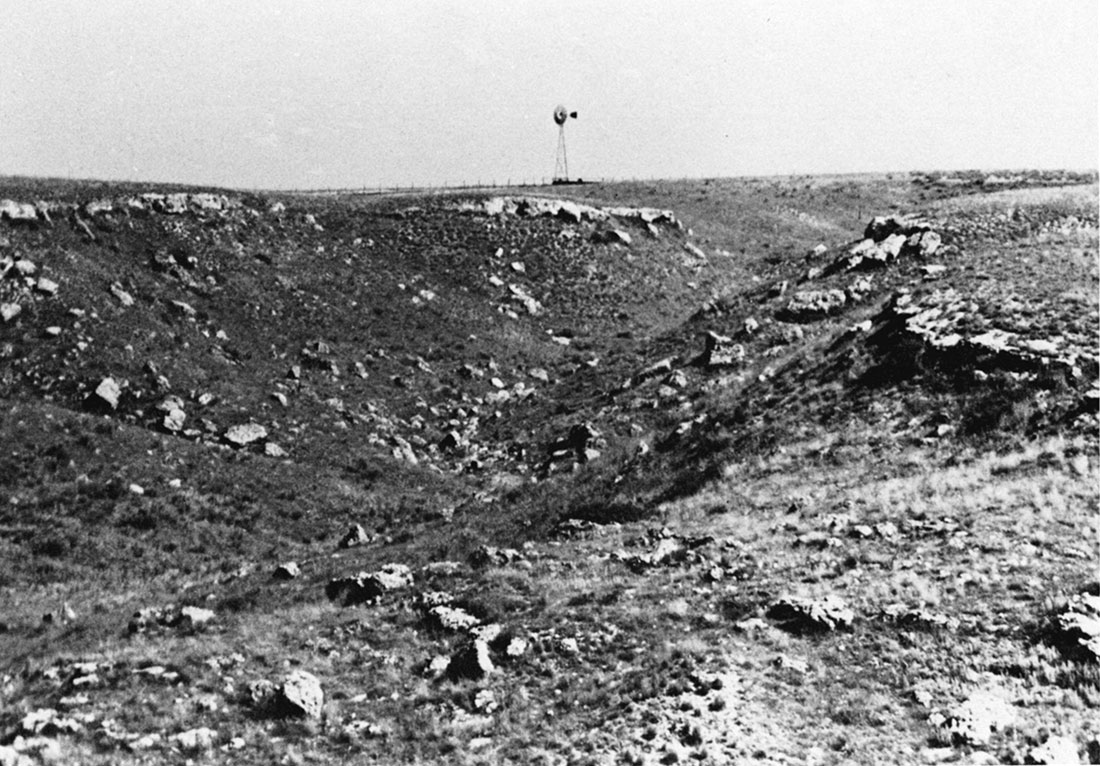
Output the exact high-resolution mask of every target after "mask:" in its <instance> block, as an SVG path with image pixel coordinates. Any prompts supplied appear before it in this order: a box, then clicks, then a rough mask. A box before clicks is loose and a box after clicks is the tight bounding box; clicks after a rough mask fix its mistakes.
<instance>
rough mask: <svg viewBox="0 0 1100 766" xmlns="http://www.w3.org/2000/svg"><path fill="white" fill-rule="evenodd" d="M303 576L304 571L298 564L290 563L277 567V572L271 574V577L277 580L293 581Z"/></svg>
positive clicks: (295, 562)
mask: <svg viewBox="0 0 1100 766" xmlns="http://www.w3.org/2000/svg"><path fill="white" fill-rule="evenodd" d="M301 574H302V570H301V568H300V567H299V566H298V562H297V561H288V562H286V563H285V564H280V565H279V566H277V567H275V571H274V572H272V573H271V576H272V577H274V578H275V579H276V580H293V579H295V578H296V577H299V576H300V575H301Z"/></svg>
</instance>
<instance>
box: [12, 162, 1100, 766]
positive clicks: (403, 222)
mask: <svg viewBox="0 0 1100 766" xmlns="http://www.w3.org/2000/svg"><path fill="white" fill-rule="evenodd" d="M554 191H555V192H558V191H563V190H558V189H556V190H554ZM564 194H565V192H564V191H563V195H564ZM1097 237H1098V214H1097V185H1096V178H1095V175H1091V176H1083V175H1077V174H1069V173H1038V172H1028V173H1015V174H996V175H984V174H977V173H954V174H947V173H922V174H897V175H893V176H836V177H792V178H768V179H714V180H706V181H684V182H662V183H637V184H608V185H585V186H578V187H574V188H570V189H569V190H568V196H567V197H566V196H561V195H557V194H548V193H547V190H545V189H531V190H517V189H508V190H498V191H487V192H485V193H478V194H471V193H463V194H447V195H426V196H415V195H402V196H392V197H376V196H358V195H315V196H309V195H285V194H283V195H281V194H274V193H273V194H266V195H260V194H243V193H238V192H234V191H232V190H220V189H195V188H187V187H180V186H156V187H154V186H148V185H123V184H104V183H92V182H88V183H84V182H65V181H50V180H41V179H21V178H9V179H0V317H2V321H0V413H2V414H0V434H2V435H3V441H4V444H5V448H4V449H3V450H2V451H0V509H2V510H0V514H2V516H0V531H2V534H0V546H2V549H0V553H2V557H0V561H2V564H0V700H2V702H3V704H2V705H0V763H21V764H22V763H39V762H80V763H165V762H170V763H175V762H179V763H184V762H187V761H191V762H201V763H256V764H261V763H264V764H267V763H273V762H280V763H348V762H362V763H375V762H377V763H425V762H427V763H431V762H449V763H546V764H551V763H554V764H556V763H570V764H573V763H577V764H580V763H609V764H610V763H676V762H684V761H689V762H690V761H695V762H700V763H716V764H717V763H740V762H753V763H787V764H789V763H807V764H809V763H815V764H827V763H868V762H891V763H933V762H948V761H958V760H960V759H962V760H963V761H965V762H970V763H997V762H1007V763H1024V762H1038V763H1054V762H1059V763H1060V762H1067V761H1069V759H1070V758H1071V756H1072V758H1077V759H1079V760H1080V762H1092V763H1100V729H1098V728H1097V726H1096V724H1095V720H1096V711H1097V708H1098V707H1100V669H1098V667H1097V659H1098V656H1100V643H1098V642H1100V630H1097V627H1098V624H1100V623H1098V621H1100V582H1098V581H1097V578H1096V571H1097V563H1098V561H1100V555H1098V553H1100V551H1098V547H1097V539H1098V538H1097V536H1098V535H1100V528H1098V526H1097V523H1098V518H1100V517H1098V514H1097V499H1098V493H1097V489H1096V487H1097V472H1098V460H1097V445H1098V426H1100V421H1098V410H1100V345H1098V334H1097V331H1098V329H1100V326H1098V320H1100V298H1098V289H1100V260H1098V250H1097V241H1098V239H1097Z"/></svg>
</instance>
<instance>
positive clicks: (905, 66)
mask: <svg viewBox="0 0 1100 766" xmlns="http://www.w3.org/2000/svg"><path fill="white" fill-rule="evenodd" d="M1098 7H1100V3H1097V2H1096V0H1013V2H1011V3H1009V2H1004V0H830V1H829V2H821V0H783V1H782V2H780V1H779V0H767V1H765V0H724V1H713V0H677V1H676V2H673V1H672V0H600V2H595V1H594V0H593V1H591V2H578V1H577V0H539V1H538V2H533V1H530V0H507V1H505V0H462V2H458V1H457V0H403V1H394V2H391V1H390V0H370V1H368V0H310V2H302V0H293V2H292V1H291V0H220V1H218V2H215V1H214V0H174V1H173V2H171V3H161V2H149V1H148V0H96V1H94V2H93V1H92V0H33V1H28V0H4V3H3V14H2V16H3V18H2V20H0V175H37V176H61V177H74V178H100V179H110V180H141V181H162V182H168V181H172V182H180V183H195V184H210V185H219V186H228V187H234V188H242V189H248V188H262V189H294V188H297V189H304V188H354V187H363V186H366V187H373V186H387V187H388V186H394V185H433V184H435V185H438V184H447V183H449V184H455V183H462V182H465V183H476V182H483V183H489V182H497V183H503V182H506V181H512V182H516V181H520V180H524V181H526V180H531V181H541V180H542V179H544V178H546V179H548V178H549V177H551V176H552V175H553V172H554V165H555V152H556V148H557V141H558V128H557V126H556V125H555V124H554V122H553V119H552V115H553V110H554V107H555V106H556V105H557V104H559V103H560V104H564V105H565V106H567V107H568V108H569V109H570V110H575V111H577V112H578V118H577V119H576V120H569V121H568V122H567V124H566V126H565V133H566V142H567V146H568V151H569V170H570V173H571V175H572V176H573V177H581V178H587V179H598V178H616V179H621V178H682V177H725V176H745V175H775V174H789V173H850V172H877V171H908V170H951V169H971V168H978V169H1010V168H1069V169H1082V170H1083V169H1095V168H1097V165H1098V154H1100V148H1098V145H1100V137H1098V127H1097V124H1098V121H1097V117H1098V112H1100V107H1098V91H1100V87H1098V78H1097V62H1098V52H1097V51H1098V26H1100V23H1098V17H1097V14H1098Z"/></svg>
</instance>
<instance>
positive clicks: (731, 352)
mask: <svg viewBox="0 0 1100 766" xmlns="http://www.w3.org/2000/svg"><path fill="white" fill-rule="evenodd" d="M703 343H704V347H703V355H702V357H701V358H700V363H701V364H702V365H703V366H704V367H711V368H713V367H732V366H736V365H739V364H741V363H742V362H744V361H745V347H744V346H742V345H741V344H740V343H735V342H734V340H733V338H728V337H726V336H725V335H719V334H718V333H716V332H713V331H707V332H706V333H705V334H704V335H703Z"/></svg>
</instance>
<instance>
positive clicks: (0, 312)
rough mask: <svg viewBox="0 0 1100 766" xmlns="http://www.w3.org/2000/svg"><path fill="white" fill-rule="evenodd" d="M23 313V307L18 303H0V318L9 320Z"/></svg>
mask: <svg viewBox="0 0 1100 766" xmlns="http://www.w3.org/2000/svg"><path fill="white" fill-rule="evenodd" d="M21 313H23V307H22V306H20V305H19V304H18V303H0V319H3V320H4V321H5V322H10V321H11V320H13V319H15V318H16V317H17V316H19V315H20V314H21Z"/></svg>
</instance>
